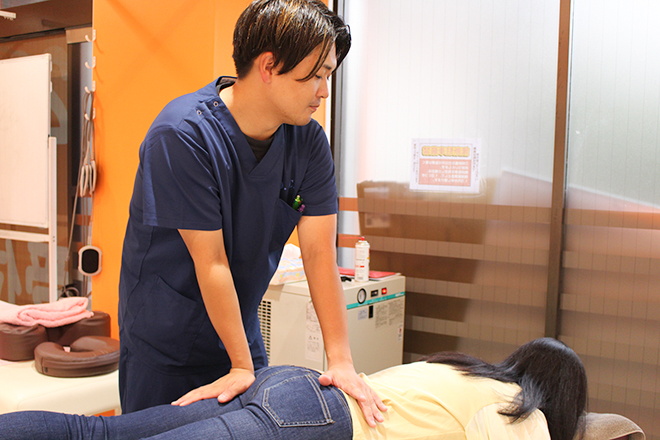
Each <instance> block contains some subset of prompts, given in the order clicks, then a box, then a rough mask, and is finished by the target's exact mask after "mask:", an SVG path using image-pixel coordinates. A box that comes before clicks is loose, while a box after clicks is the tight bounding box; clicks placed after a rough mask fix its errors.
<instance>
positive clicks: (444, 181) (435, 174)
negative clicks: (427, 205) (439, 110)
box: [410, 139, 480, 194]
mask: <svg viewBox="0 0 660 440" xmlns="http://www.w3.org/2000/svg"><path fill="white" fill-rule="evenodd" d="M479 147H480V142H479V139H413V160H412V166H413V169H412V178H411V179H410V189H412V190H422V191H443V192H460V193H468V194H477V193H479Z"/></svg>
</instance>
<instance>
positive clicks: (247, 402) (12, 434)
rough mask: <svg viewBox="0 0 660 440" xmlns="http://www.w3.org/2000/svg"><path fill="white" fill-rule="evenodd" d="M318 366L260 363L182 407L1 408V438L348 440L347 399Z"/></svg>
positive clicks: (62, 439)
mask: <svg viewBox="0 0 660 440" xmlns="http://www.w3.org/2000/svg"><path fill="white" fill-rule="evenodd" d="M318 376H319V373H317V372H315V371H312V370H308V369H306V368H299V367H289V366H278V367H266V368H263V369H261V370H258V371H257V373H256V380H255V382H254V383H253V384H252V386H250V388H248V390H247V391H246V392H245V393H243V394H242V395H240V396H238V397H236V398H235V399H233V400H232V401H231V402H229V403H226V404H220V403H218V401H217V400H216V399H207V400H202V401H199V402H195V403H193V404H190V405H188V406H184V407H179V406H172V405H161V406H157V407H154V408H148V409H145V410H142V411H137V412H134V413H130V414H125V415H121V416H114V417H103V416H100V417H87V416H78V415H70V414H60V413H52V412H45V411H25V412H17V413H9V414H4V415H0V438H2V439H5V440H18V439H32V440H60V439H61V440H73V439H85V440H87V439H91V440H97V439H98V440H109V439H115V440H120V439H121V440H132V439H143V438H149V439H152V440H156V439H158V440H166V439H172V440H174V439H185V440H195V439H200V440H202V439H203V440H210V439H232V440H250V439H258V440H261V439H274V440H303V439H314V440H326V439H327V440H350V439H352V437H353V428H352V422H351V416H350V411H349V409H348V404H347V403H346V399H345V398H344V395H343V394H342V392H341V391H340V390H338V389H337V388H334V387H322V386H320V384H319V380H318Z"/></svg>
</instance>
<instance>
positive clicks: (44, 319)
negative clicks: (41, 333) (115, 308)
mask: <svg viewBox="0 0 660 440" xmlns="http://www.w3.org/2000/svg"><path fill="white" fill-rule="evenodd" d="M88 301H89V300H88V299H87V298H81V297H72V298H62V299H60V300H59V301H55V302H52V303H47V304H31V305H26V306H17V305H14V304H9V303H7V302H4V301H0V323H6V324H12V325H23V326H32V325H35V324H40V325H42V326H44V327H60V326H63V325H67V324H72V323H74V322H78V321H80V320H81V319H84V318H91V317H92V316H93V315H94V314H93V313H92V312H90V311H89V310H87V303H88Z"/></svg>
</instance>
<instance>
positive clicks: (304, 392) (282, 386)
mask: <svg viewBox="0 0 660 440" xmlns="http://www.w3.org/2000/svg"><path fill="white" fill-rule="evenodd" d="M263 406H264V409H265V410H266V411H267V412H268V414H270V416H271V417H272V418H273V420H275V423H277V425H278V426H279V427H281V428H285V427H294V426H323V425H328V424H330V423H334V420H332V417H331V414H330V410H329V409H328V404H327V402H326V401H325V398H324V397H323V395H322V393H321V389H320V384H319V380H318V378H315V377H312V376H311V375H309V374H304V375H300V376H296V377H292V378H290V379H286V380H284V381H282V382H280V383H278V384H277V385H274V386H272V387H269V388H267V389H266V390H265V391H264V401H263Z"/></svg>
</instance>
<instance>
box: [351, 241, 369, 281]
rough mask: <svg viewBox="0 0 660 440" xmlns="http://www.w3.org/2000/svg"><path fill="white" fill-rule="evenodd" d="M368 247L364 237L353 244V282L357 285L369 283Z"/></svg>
mask: <svg viewBox="0 0 660 440" xmlns="http://www.w3.org/2000/svg"><path fill="white" fill-rule="evenodd" d="M369 247H370V246H369V242H368V241H367V240H365V239H364V237H360V239H359V240H358V242H357V243H355V281H357V282H358V283H366V282H367V281H369Z"/></svg>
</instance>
